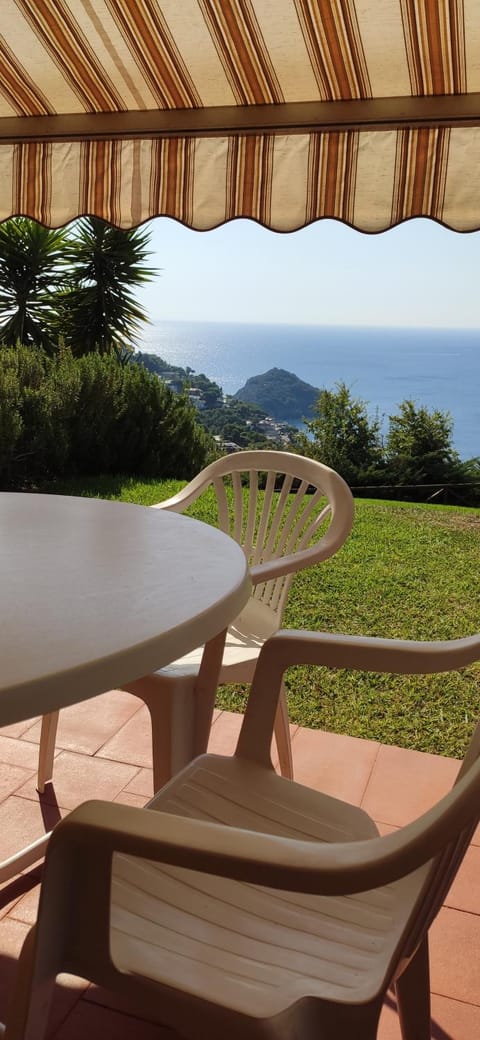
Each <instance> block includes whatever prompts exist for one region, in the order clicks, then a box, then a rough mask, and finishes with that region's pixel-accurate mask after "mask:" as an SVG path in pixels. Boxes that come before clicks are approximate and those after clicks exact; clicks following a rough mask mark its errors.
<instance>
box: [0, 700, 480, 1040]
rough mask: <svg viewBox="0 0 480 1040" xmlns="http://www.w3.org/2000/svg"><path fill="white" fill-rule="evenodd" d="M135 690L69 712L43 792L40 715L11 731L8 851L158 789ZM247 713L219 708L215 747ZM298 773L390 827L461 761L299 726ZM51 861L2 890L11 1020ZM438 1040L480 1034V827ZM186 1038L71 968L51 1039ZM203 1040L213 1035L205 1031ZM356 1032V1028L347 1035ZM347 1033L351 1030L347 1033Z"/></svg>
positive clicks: (6, 777)
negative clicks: (67, 816) (76, 817)
mask: <svg viewBox="0 0 480 1040" xmlns="http://www.w3.org/2000/svg"><path fill="white" fill-rule="evenodd" d="M139 704H140V702H139V701H138V700H136V699H135V698H134V697H131V696H130V695H129V694H126V693H120V692H118V691H113V692H111V693H107V694H104V695H103V696H102V697H99V698H97V699H96V701H95V702H93V701H88V702H85V703H84V704H79V705H76V706H74V707H72V708H68V709H66V710H65V711H64V712H63V713H62V715H61V721H60V726H59V732H58V741H57V747H58V751H57V759H56V765H55V778H54V785H53V786H50V787H49V789H48V790H47V792H46V794H45V796H44V797H43V798H42V800H41V801H40V799H39V796H38V794H37V792H36V790H35V769H36V765H37V751H38V748H37V744H38V739H39V728H40V726H39V722H38V721H33V722H32V721H29V722H25V723H21V724H18V725H14V726H9V727H6V728H5V729H3V730H0V836H1V841H0V856H1V858H2V859H3V858H5V857H6V856H8V855H10V854H12V853H13V852H14V851H15V850H16V849H18V848H19V847H21V846H22V845H25V844H27V842H29V841H33V840H34V839H35V838H36V837H38V836H39V835H40V834H41V832H42V829H43V827H44V826H45V825H46V826H47V828H50V827H51V825H52V823H54V822H55V820H57V819H58V818H59V816H60V815H62V814H63V813H64V812H65V811H67V810H69V809H71V808H73V807H74V806H75V805H77V804H78V803H79V802H81V801H84V800H85V799H86V798H92V797H94V798H108V799H113V800H115V801H122V802H127V803H128V804H130V805H143V804H144V802H145V801H146V799H147V798H148V797H150V795H151V789H152V774H151V770H150V760H151V758H150V732H149V722H148V717H147V712H146V709H145V708H144V707H139ZM239 725H240V716H238V715H232V714H230V713H228V712H221V713H216V716H215V721H214V725H213V728H212V735H211V744H210V747H211V750H213V751H216V752H219V753H230V752H231V751H232V750H233V747H234V742H235V737H236V734H237V733H238V729H239ZM292 734H293V751H294V760H295V773H296V778H297V779H298V780H299V781H300V782H302V783H305V784H308V785H310V786H312V787H315V788H320V789H322V790H324V791H327V792H329V793H331V794H335V795H337V796H339V797H341V798H345V799H347V800H349V801H351V802H355V803H357V804H361V805H362V806H364V808H365V809H366V810H367V811H368V812H369V813H370V814H371V815H372V816H373V818H374V819H375V820H376V821H377V823H378V824H379V826H380V828H381V829H382V830H384V831H388V830H391V829H393V828H395V827H399V826H401V825H403V824H404V823H406V822H407V821H408V820H410V819H412V818H413V817H414V816H417V815H418V814H419V813H421V812H422V811H424V810H425V809H426V808H427V807H428V806H430V805H431V804H432V803H433V802H434V801H436V800H437V799H438V798H439V797H440V796H441V795H442V794H443V793H444V792H445V791H446V790H447V789H448V787H449V786H450V785H451V782H452V780H453V777H454V776H455V773H456V770H457V768H458V764H457V762H455V761H453V760H451V759H445V758H438V757H436V756H433V755H425V754H420V753H419V752H415V751H405V750H402V749H400V748H395V747H386V746H383V745H380V744H377V743H375V742H373V741H365V740H357V739H355V738H352V737H344V736H337V735H333V734H326V733H323V732H318V731H314V730H306V729H300V728H292ZM39 878H40V868H36V869H34V870H33V871H31V872H29V873H26V874H25V875H22V876H20V877H19V878H17V879H16V880H15V881H13V882H9V883H8V884H6V885H4V886H3V888H0V918H1V920H0V1020H1V1019H2V1018H3V1017H4V1012H5V1007H6V1002H7V1000H8V991H9V987H10V981H11V978H12V976H13V973H14V971H15V959H16V957H17V955H18V951H19V949H20V946H21V943H22V941H23V938H24V936H25V934H26V932H27V930H28V927H29V925H30V924H31V923H32V922H33V920H34V918H35V913H36V906H37V900H38V891H39ZM431 978H432V1010H433V1021H432V1040H476V1038H477V1037H479V1036H480V829H479V830H478V831H477V834H476V835H475V838H474V841H473V843H472V845H471V847H470V849H469V851H468V854H467V857H466V860H465V862H464V865H463V867H462V869H461V872H460V874H459V876H458V878H457V880H456V881H455V883H454V885H453V887H452V889H451V891H450V893H449V895H448V897H447V899H446V901H445V906H444V907H443V909H442V911H441V913H440V915H439V918H438V919H437V921H436V923H435V925H434V927H433V929H432V932H431ZM86 1035H88V1037H89V1040H97V1038H100V1037H101V1038H102V1040H104V1038H105V1037H108V1038H109V1040H133V1038H134V1040H174V1035H173V1034H172V1033H171V1032H167V1031H166V1030H163V1029H161V1028H159V1027H158V1026H155V1025H153V1024H152V1023H150V1022H146V1021H144V1020H142V1019H140V1018H138V1017H136V1016H135V1015H134V1014H132V1012H131V1010H130V1009H128V1008H127V1007H124V1006H123V1007H122V1005H121V1004H120V1002H119V1001H118V1000H114V999H113V998H111V997H110V996H109V995H108V994H107V993H104V992H103V991H100V990H98V989H96V988H95V987H92V986H87V984H86V983H84V982H82V981H81V980H78V979H71V978H68V977H63V978H62V979H61V980H60V982H59V985H58V987H57V994H56V999H55V1004H54V1009H53V1014H52V1023H51V1031H50V1037H52V1038H53V1037H55V1040H84V1037H85V1036H86ZM379 1037H380V1040H399V1037H400V1030H399V1026H398V1020H397V1016H396V1012H395V1004H394V999H393V997H392V998H391V999H390V998H389V999H388V1001H387V1003H386V1006H385V1010H384V1012H383V1015H382V1021H381V1027H380V1033H379ZM199 1040H203V1038H202V1037H199ZM341 1040H344V1038H341ZM345 1040H347V1038H345Z"/></svg>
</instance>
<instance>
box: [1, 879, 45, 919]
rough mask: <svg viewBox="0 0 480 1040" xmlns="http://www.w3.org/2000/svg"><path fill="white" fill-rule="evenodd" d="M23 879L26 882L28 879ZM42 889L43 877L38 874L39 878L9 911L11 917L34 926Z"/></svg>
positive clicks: (31, 883) (32, 882)
mask: <svg viewBox="0 0 480 1040" xmlns="http://www.w3.org/2000/svg"><path fill="white" fill-rule="evenodd" d="M22 879H23V880H24V881H25V880H26V879H25V878H23V875H22ZM40 887H41V875H40V874H39V873H37V876H36V877H35V878H34V879H33V881H31V882H30V884H29V887H28V888H27V890H26V891H25V893H24V894H23V895H21V897H20V899H18V900H17V901H16V902H15V903H14V905H13V906H12V908H11V910H10V911H9V917H10V918H13V919H14V920H15V921H23V923H24V924H28V925H32V924H35V921H36V920H37V912H38V900H39V899H40Z"/></svg>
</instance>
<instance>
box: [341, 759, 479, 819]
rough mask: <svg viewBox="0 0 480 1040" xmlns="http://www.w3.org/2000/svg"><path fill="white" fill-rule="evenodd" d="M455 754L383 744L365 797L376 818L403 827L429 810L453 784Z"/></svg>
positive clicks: (365, 803) (366, 805)
mask: <svg viewBox="0 0 480 1040" xmlns="http://www.w3.org/2000/svg"><path fill="white" fill-rule="evenodd" d="M458 768H459V762H457V761H456V759H453V758H442V757H440V756H439V755H428V754H424V753H422V752H421V751H407V750H405V749H404V748H398V747H387V746H386V745H384V744H383V745H382V746H381V747H380V750H379V752H378V756H377V760H376V762H375V765H374V768H373V770H372V774H371V777H370V779H369V782H368V784H367V788H366V791H365V794H364V797H363V799H362V803H361V804H362V808H363V809H365V810H366V811H367V812H368V813H369V814H370V816H373V819H374V820H381V821H382V822H383V823H391V824H394V825H395V826H397V827H402V826H403V825H404V824H405V823H409V822H410V820H413V819H415V817H416V816H420V815H421V813H423V812H426V810H427V809H429V808H430V806H432V805H433V804H434V803H435V802H436V801H438V800H439V799H440V798H442V796H443V795H444V794H446V792H447V791H448V790H449V789H450V787H451V786H452V783H453V781H454V779H455V776H456V775H457V772H458Z"/></svg>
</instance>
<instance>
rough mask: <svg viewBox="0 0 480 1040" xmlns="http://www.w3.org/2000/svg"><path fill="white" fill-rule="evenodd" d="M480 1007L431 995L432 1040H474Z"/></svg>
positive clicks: (479, 1029)
mask: <svg viewBox="0 0 480 1040" xmlns="http://www.w3.org/2000/svg"><path fill="white" fill-rule="evenodd" d="M478 1036H480V1007H478V1006H476V1005H474V1004H464V1003H462V1002H461V1001H460V1000H451V999H450V998H449V997H441V996H437V995H436V994H435V993H433V994H432V1040H475V1037H478Z"/></svg>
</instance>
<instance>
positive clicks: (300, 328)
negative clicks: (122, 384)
mask: <svg viewBox="0 0 480 1040" xmlns="http://www.w3.org/2000/svg"><path fill="white" fill-rule="evenodd" d="M479 344H480V329H475V328H460V329H459V328H441V329H439V328H435V327H428V328H427V327H426V326H420V327H413V326H402V327H391V326H387V327H383V326H354V325H342V326H340V325H301V324H288V325H285V324H282V325H280V324H276V325H275V324H269V323H252V322H215V321H209V322H197V321H190V320H182V321H172V320H165V321H156V322H152V324H151V325H149V326H147V327H146V329H145V331H144V334H143V336H142V339H141V341H140V342H138V344H137V349H138V350H144V351H147V352H150V353H154V354H157V355H158V356H160V357H162V358H164V360H165V361H167V362H168V363H169V364H171V365H179V366H181V367H182V368H186V367H187V366H189V367H190V368H192V369H193V370H194V371H195V372H198V373H200V372H202V373H204V374H205V375H206V376H207V377H208V378H209V379H212V380H213V381H214V382H216V383H218V384H219V386H221V387H222V389H223V391H224V393H226V394H233V393H235V392H236V391H237V390H239V389H240V388H241V387H242V386H244V384H245V383H246V381H247V379H248V378H250V377H251V376H255V375H260V374H262V373H263V372H266V371H268V369H270V368H274V367H276V368H282V369H285V370H286V371H288V372H293V373H294V374H295V375H296V376H298V378H299V379H303V380H304V381H305V382H307V383H310V384H311V385H312V386H314V387H316V388H318V389H321V388H323V387H326V388H328V389H331V388H333V387H334V386H335V384H336V383H338V382H345V383H346V384H347V385H348V386H349V387H350V388H351V391H352V394H353V396H354V397H360V398H361V399H362V400H364V401H366V403H367V407H368V411H369V414H370V415H371V416H372V417H373V416H375V415H378V416H379V418H380V420H381V421H382V424H383V429H385V428H386V426H387V425H388V416H389V415H392V414H396V413H397V412H398V407H399V405H400V403H401V402H402V401H404V400H406V399H407V398H408V399H411V400H413V401H414V402H415V403H416V404H417V405H418V406H421V405H423V406H425V407H427V408H428V409H430V410H433V409H439V410H440V411H442V412H449V413H450V415H451V417H452V420H453V437H452V442H453V445H454V447H455V449H456V450H457V451H458V452H459V454H460V456H461V458H464V459H467V458H472V457H475V456H478V455H480V401H479V394H478V386H479V385H480V350H479Z"/></svg>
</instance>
